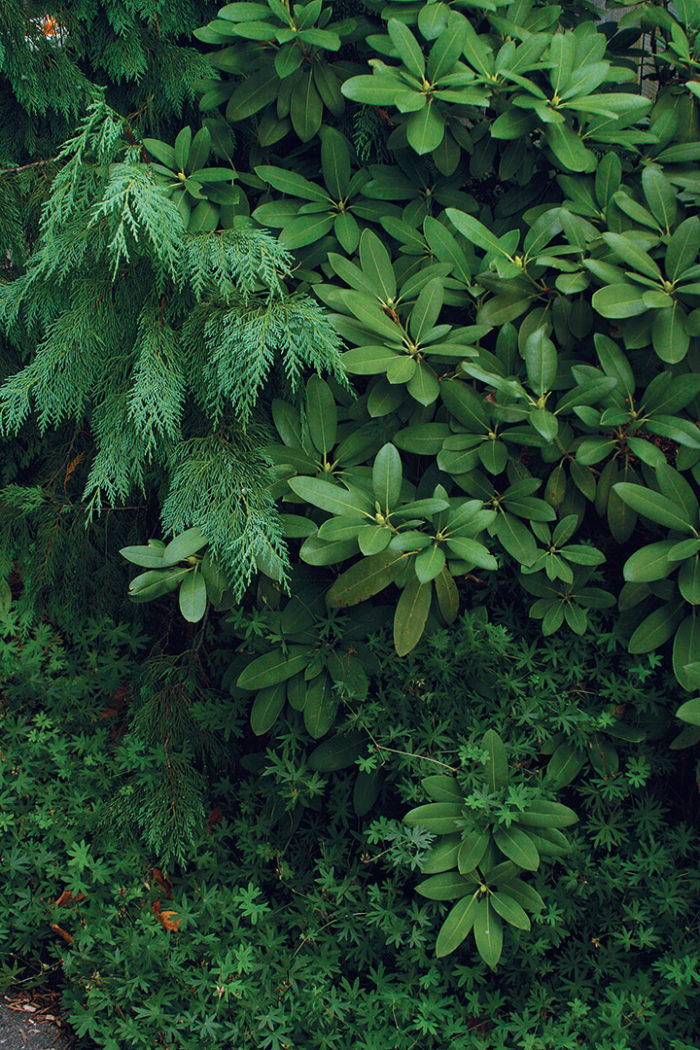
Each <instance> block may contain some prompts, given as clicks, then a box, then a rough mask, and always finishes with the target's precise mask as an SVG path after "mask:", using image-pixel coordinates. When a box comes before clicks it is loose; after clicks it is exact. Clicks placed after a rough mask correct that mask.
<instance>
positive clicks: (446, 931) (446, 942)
mask: <svg viewBox="0 0 700 1050" xmlns="http://www.w3.org/2000/svg"><path fill="white" fill-rule="evenodd" d="M478 903H479V902H478V901H477V897H476V894H473V896H471V897H468V896H467V897H464V898H463V899H462V900H461V901H458V903H457V904H455V905H454V907H453V908H451V909H450V911H449V912H448V913H447V917H446V919H445V921H444V922H443V924H442V926H441V927H440V932H439V934H438V937H437V941H436V942H435V954H436V955H437V957H438V958H439V959H441V958H443V956H445V955H451V954H452V952H454V951H456V950H457V948H459V946H460V944H461V943H462V942H463V941H464V940H465V939H466V938H467V937H468V936H469V934H470V933H471V930H472V928H473V926H474V919H475V917H476V913H477V905H478Z"/></svg>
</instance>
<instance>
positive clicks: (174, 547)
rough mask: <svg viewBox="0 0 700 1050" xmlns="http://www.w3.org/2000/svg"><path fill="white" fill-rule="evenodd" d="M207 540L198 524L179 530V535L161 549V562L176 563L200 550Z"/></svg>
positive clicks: (165, 563)
mask: <svg viewBox="0 0 700 1050" xmlns="http://www.w3.org/2000/svg"><path fill="white" fill-rule="evenodd" d="M208 542H209V541H208V539H207V537H206V536H205V535H204V533H203V532H202V530H201V529H200V527H199V526H198V525H195V527H194V528H192V529H186V531H185V532H181V533H180V535H179V536H176V537H175V539H174V540H171V541H170V543H168V545H167V546H166V548H165V550H164V551H163V561H162V564H163V565H177V563H178V562H179V561H184V560H185V559H186V558H190V557H191V556H192V555H193V554H196V553H197V551H200V550H201V549H202V547H206V545H207V543H208Z"/></svg>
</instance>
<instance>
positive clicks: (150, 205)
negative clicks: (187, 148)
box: [88, 164, 185, 280]
mask: <svg viewBox="0 0 700 1050" xmlns="http://www.w3.org/2000/svg"><path fill="white" fill-rule="evenodd" d="M101 220H105V222H106V225H107V228H108V231H109V232H108V237H109V240H108V243H107V253H108V256H109V260H110V265H111V271H112V277H113V278H116V276H117V272H118V270H119V267H120V266H121V265H122V264H125V263H128V262H129V260H130V258H131V252H132V251H133V250H134V248H135V247H136V245H137V244H139V247H140V249H141V250H142V251H143V250H144V246H143V243H142V242H143V240H144V238H145V240H146V241H147V244H146V246H145V249H146V250H148V249H149V248H150V254H151V258H152V259H153V261H154V262H156V263H157V264H159V265H158V271H157V272H159V271H161V270H162V271H163V274H168V275H169V276H170V277H171V278H172V279H173V280H175V279H176V278H177V276H178V273H179V267H180V259H181V254H182V241H183V237H184V233H185V228H184V225H183V222H182V217H181V215H180V213H179V211H178V210H177V207H176V205H175V204H173V202H172V201H171V200H170V198H169V197H168V196H167V195H166V191H165V190H164V189H163V187H162V186H160V185H159V184H158V183H157V182H156V179H155V175H154V174H153V172H152V171H151V170H150V168H148V167H147V166H146V165H142V166H140V167H138V166H137V165H135V164H114V165H112V168H111V170H110V177H109V181H108V182H107V184H106V186H105V190H104V196H103V198H102V200H101V201H99V202H98V203H97V204H96V205H95V206H94V208H93V209H92V217H91V218H90V221H89V223H88V231H92V230H94V227H95V226H96V225H97V224H99V223H100V222H101ZM159 276H160V277H161V278H162V274H161V273H160V272H159Z"/></svg>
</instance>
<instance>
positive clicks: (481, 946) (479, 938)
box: [474, 897, 503, 970]
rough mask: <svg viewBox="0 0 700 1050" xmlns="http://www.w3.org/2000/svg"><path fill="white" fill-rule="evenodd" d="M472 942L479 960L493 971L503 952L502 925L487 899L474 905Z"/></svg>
mask: <svg viewBox="0 0 700 1050" xmlns="http://www.w3.org/2000/svg"><path fill="white" fill-rule="evenodd" d="M474 942H475V944H476V948H477V951H478V952H479V955H480V956H481V958H482V959H483V960H484V962H485V963H486V965H487V966H490V967H491V969H492V970H494V969H495V968H496V966H497V965H498V961H499V959H500V958H501V952H502V951H503V924H502V922H501V919H500V918H499V916H498V915H497V914H496V912H495V911H494V909H493V905H492V904H491V902H490V899H489V898H488V897H485V898H482V899H481V900H479V901H477V903H476V911H475V915H474Z"/></svg>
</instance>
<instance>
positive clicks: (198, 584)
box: [178, 571, 207, 623]
mask: <svg viewBox="0 0 700 1050" xmlns="http://www.w3.org/2000/svg"><path fill="white" fill-rule="evenodd" d="M178 598H179V604H180V612H181V613H182V615H183V616H184V618H185V619H186V620H187V621H188V623H199V621H200V620H201V619H202V617H203V616H204V613H205V612H206V608H207V585H206V583H205V582H204V577H203V576H202V574H201V573H199V572H194V571H190V572H188V573H187V575H186V576H185V578H184V579H183V581H182V583H181V584H180V593H179V595H178Z"/></svg>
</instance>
